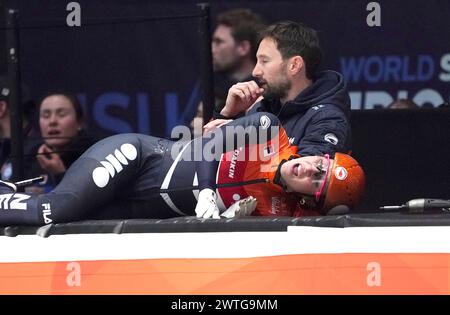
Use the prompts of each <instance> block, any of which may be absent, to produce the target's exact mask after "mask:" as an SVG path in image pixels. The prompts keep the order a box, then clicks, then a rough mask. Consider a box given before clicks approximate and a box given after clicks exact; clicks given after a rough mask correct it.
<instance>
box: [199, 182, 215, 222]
mask: <svg viewBox="0 0 450 315" xmlns="http://www.w3.org/2000/svg"><path fill="white" fill-rule="evenodd" d="M216 199H217V196H216V193H215V192H214V190H212V189H209V188H205V189H202V190H201V191H200V193H199V194H198V201H197V206H196V207H195V213H196V214H197V218H205V219H208V218H213V219H220V216H219V208H218V207H217V203H216Z"/></svg>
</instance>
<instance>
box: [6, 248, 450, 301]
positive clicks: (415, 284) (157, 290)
mask: <svg viewBox="0 0 450 315" xmlns="http://www.w3.org/2000/svg"><path fill="white" fill-rule="evenodd" d="M449 272H450V254H299V255H284V256H273V257H259V258H239V259H238V258H236V259H146V260H118V261H112V260H110V261H82V262H30V263H1V264H0V294H177V295H178V294H180V295H181V294H200V295H204V294H449V293H450V290H449V283H450V281H449V276H448V275H449Z"/></svg>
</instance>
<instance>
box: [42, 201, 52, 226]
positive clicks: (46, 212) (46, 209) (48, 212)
mask: <svg viewBox="0 0 450 315" xmlns="http://www.w3.org/2000/svg"><path fill="white" fill-rule="evenodd" d="M42 208H44V209H43V210H42V216H43V217H44V222H45V224H49V223H52V222H53V220H52V219H50V218H49V217H50V216H51V215H52V209H50V204H49V203H43V204H42Z"/></svg>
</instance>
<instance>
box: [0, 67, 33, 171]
mask: <svg viewBox="0 0 450 315" xmlns="http://www.w3.org/2000/svg"><path fill="white" fill-rule="evenodd" d="M10 93H11V89H10V88H9V86H8V82H7V78H6V77H5V76H2V75H0V174H1V178H2V179H10V178H11V176H12V165H11V159H10V155H11V111H10V105H9V95H10ZM22 99H23V100H25V102H24V103H23V104H22V114H23V115H22V119H23V137H24V142H25V141H28V142H30V141H33V140H34V141H36V137H38V135H39V131H38V130H37V128H36V127H35V124H33V121H34V116H35V110H36V104H35V102H34V101H33V100H31V97H30V96H29V91H28V88H27V86H26V85H22ZM33 137H34V139H33Z"/></svg>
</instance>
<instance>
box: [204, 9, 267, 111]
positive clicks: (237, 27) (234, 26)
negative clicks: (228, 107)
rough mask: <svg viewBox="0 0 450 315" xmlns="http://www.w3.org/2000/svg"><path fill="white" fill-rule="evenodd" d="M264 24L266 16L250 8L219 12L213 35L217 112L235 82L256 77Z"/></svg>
mask: <svg viewBox="0 0 450 315" xmlns="http://www.w3.org/2000/svg"><path fill="white" fill-rule="evenodd" d="M264 27H265V24H264V22H263V19H262V18H261V17H260V16H259V15H258V14H256V13H254V12H253V11H251V10H250V9H244V8H240V9H233V10H229V11H225V12H222V13H220V14H219V15H218V17H217V26H216V29H215V30H214V34H213V38H212V55H213V56H212V57H213V67H214V90H215V96H216V101H215V103H216V104H215V110H216V111H217V112H220V111H221V110H222V108H223V106H224V105H225V100H226V98H227V94H228V90H229V89H230V87H231V86H232V85H233V84H235V83H237V82H242V81H249V80H252V79H253V77H252V71H253V68H254V67H255V64H256V51H257V49H258V34H259V32H260V31H261V30H262V29H263V28H264Z"/></svg>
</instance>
